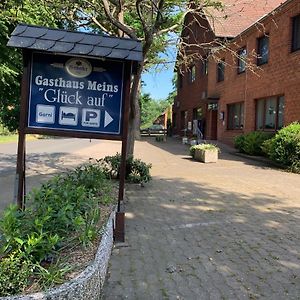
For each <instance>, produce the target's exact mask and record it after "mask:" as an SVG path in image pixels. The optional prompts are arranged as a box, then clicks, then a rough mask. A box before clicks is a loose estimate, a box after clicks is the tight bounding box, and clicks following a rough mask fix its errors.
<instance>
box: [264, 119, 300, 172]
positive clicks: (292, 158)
mask: <svg viewBox="0 0 300 300" xmlns="http://www.w3.org/2000/svg"><path fill="white" fill-rule="evenodd" d="M263 149H264V151H265V152H266V153H267V155H268V156H269V157H270V158H271V159H272V160H273V161H275V162H277V163H280V164H281V165H283V166H285V167H288V168H289V169H290V170H292V171H294V172H298V173H299V172H300V123H298V122H295V123H292V124H290V125H288V126H286V127H284V128H282V129H280V130H279V131H278V132H277V134H276V135H275V137H274V138H273V139H271V140H270V141H267V142H265V143H264V145H263Z"/></svg>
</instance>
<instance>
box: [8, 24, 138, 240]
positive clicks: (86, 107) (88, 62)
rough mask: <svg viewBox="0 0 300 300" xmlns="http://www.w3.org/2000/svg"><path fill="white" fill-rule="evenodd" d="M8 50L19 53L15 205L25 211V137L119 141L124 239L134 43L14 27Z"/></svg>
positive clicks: (119, 227)
mask: <svg viewBox="0 0 300 300" xmlns="http://www.w3.org/2000/svg"><path fill="white" fill-rule="evenodd" d="M8 46H11V47H16V48H22V49H23V62H24V65H23V78H22V89H21V110H20V126H19V141H18V154H17V172H16V184H17V188H16V193H15V197H16V201H17V204H18V206H19V208H20V209H24V208H25V194H26V191H25V161H26V159H25V152H26V150H25V149H26V147H25V138H26V134H29V133H31V134H45V135H54V136H64V137H78V138H88V139H91V138H94V139H107V140H120V141H122V150H121V156H122V159H121V166H120V182H119V195H118V206H117V213H116V222H115V230H114V237H115V240H116V241H124V239H125V235H124V224H125V223H124V219H125V213H124V209H123V207H122V205H121V202H122V201H123V199H124V186H125V175H126V174H125V173H126V148H127V136H128V120H129V106H130V105H129V101H130V82H131V75H132V72H133V71H134V69H135V68H136V66H137V64H138V63H139V62H140V61H141V60H142V46H141V43H140V42H139V41H136V40H132V39H120V38H115V37H109V36H101V35H97V34H90V33H83V32H72V31H67V30H58V29H51V28H45V27H39V26H30V25H18V26H17V27H16V29H15V30H14V32H13V33H12V36H11V38H10V40H9V42H8Z"/></svg>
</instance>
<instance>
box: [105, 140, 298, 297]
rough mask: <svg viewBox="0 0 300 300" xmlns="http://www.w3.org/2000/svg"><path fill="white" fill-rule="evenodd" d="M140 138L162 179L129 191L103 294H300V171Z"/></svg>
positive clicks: (139, 148) (140, 148)
mask: <svg viewBox="0 0 300 300" xmlns="http://www.w3.org/2000/svg"><path fill="white" fill-rule="evenodd" d="M186 149H187V148H186V146H184V145H180V144H179V142H178V141H174V140H170V141H168V143H166V144H164V143H155V142H153V141H152V142H151V143H148V142H139V143H137V145H136V155H137V156H139V157H141V158H142V159H144V160H146V161H149V162H152V163H153V170H152V174H153V181H152V182H151V183H149V184H147V185H146V187H144V188H141V187H139V186H129V187H128V190H127V192H126V195H127V201H126V216H127V220H126V243H125V244H124V245H119V246H117V247H115V248H114V250H113V255H112V259H111V264H110V269H109V275H108V280H107V283H106V285H105V290H104V296H103V299H138V300H140V299H188V300H189V299H300V252H299V251H300V239H299V229H300V196H299V195H300V176H299V175H296V174H290V173H286V172H283V171H279V170H274V169H271V168H268V167H267V166H262V165H259V164H258V163H253V162H251V161H249V160H247V159H242V158H237V157H236V156H234V155H231V154H228V153H227V150H226V149H224V150H223V151H222V154H221V159H220V160H219V161H218V163H217V164H202V163H198V162H194V161H191V160H190V159H188V157H187V156H186Z"/></svg>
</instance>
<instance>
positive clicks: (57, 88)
mask: <svg viewBox="0 0 300 300" xmlns="http://www.w3.org/2000/svg"><path fill="white" fill-rule="evenodd" d="M123 73H124V64H123V62H118V61H105V60H100V59H99V60H97V59H90V58H82V57H69V56H63V55H61V56H60V55H48V54H41V53H33V57H32V69H31V79H30V81H31V82H30V93H29V110H28V127H30V128H45V129H55V130H64V131H73V132H84V133H99V134H108V135H121V134H122V105H123V101H122V97H123Z"/></svg>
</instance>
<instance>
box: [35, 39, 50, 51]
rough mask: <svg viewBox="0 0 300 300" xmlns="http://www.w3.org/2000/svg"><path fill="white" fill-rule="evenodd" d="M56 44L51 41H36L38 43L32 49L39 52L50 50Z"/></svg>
mask: <svg viewBox="0 0 300 300" xmlns="http://www.w3.org/2000/svg"><path fill="white" fill-rule="evenodd" d="M54 44H55V41H49V40H36V42H35V43H34V44H33V45H31V47H30V49H37V50H43V51H45V50H48V49H50V48H51V47H53V46H54Z"/></svg>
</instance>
